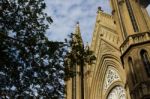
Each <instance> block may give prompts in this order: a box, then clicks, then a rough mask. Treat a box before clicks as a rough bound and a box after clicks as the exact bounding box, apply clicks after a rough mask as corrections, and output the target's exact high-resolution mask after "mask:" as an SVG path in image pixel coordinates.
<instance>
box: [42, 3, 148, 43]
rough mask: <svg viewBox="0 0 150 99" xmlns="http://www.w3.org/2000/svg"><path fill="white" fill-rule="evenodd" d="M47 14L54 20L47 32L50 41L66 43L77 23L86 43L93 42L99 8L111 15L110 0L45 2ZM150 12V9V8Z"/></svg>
mask: <svg viewBox="0 0 150 99" xmlns="http://www.w3.org/2000/svg"><path fill="white" fill-rule="evenodd" d="M45 1H46V5H47V9H46V12H47V13H48V15H50V16H51V17H52V19H53V21H54V22H53V24H52V25H50V29H49V30H48V31H47V36H48V37H49V39H50V40H54V41H64V38H66V37H67V35H68V34H70V33H72V32H74V29H75V25H76V22H77V21H79V22H80V29H81V33H82V34H81V35H82V38H83V41H84V42H91V38H92V33H93V30H94V25H95V20H96V12H97V8H98V7H99V6H101V7H102V9H103V10H104V11H105V12H107V13H110V12H111V8H110V3H109V0H45ZM148 9H149V11H150V7H149V8H148Z"/></svg>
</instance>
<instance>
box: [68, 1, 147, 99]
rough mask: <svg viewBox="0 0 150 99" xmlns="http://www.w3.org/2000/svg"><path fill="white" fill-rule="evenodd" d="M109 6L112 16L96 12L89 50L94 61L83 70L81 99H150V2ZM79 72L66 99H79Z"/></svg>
mask: <svg viewBox="0 0 150 99" xmlns="http://www.w3.org/2000/svg"><path fill="white" fill-rule="evenodd" d="M110 2H111V7H112V15H109V14H107V13H105V12H103V11H102V10H101V8H99V9H98V11H97V18H96V23H95V28H94V32H93V38H92V43H91V46H90V49H91V50H92V51H94V54H95V56H96V61H95V64H92V65H86V66H85V67H84V79H83V81H84V87H82V88H84V94H83V95H84V99H150V16H149V15H148V12H147V10H146V7H147V6H148V5H149V4H150V1H149V0H110ZM76 32H77V33H78V34H80V31H79V26H77V29H76ZM79 68H80V67H77V69H76V70H77V72H78V73H77V75H76V77H73V78H71V79H68V80H67V81H66V99H82V97H81V96H82V92H81V91H82V89H81V78H80V72H81V71H80V69H79Z"/></svg>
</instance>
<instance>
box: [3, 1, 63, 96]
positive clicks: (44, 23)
mask: <svg viewBox="0 0 150 99" xmlns="http://www.w3.org/2000/svg"><path fill="white" fill-rule="evenodd" d="M45 8H46V4H45V2H44V0H0V97H5V98H6V96H7V97H13V99H15V98H16V97H18V96H22V97H29V96H36V97H45V98H48V99H59V98H62V97H63V92H64V90H63V86H64V84H63V81H62V78H63V76H64V72H63V69H64V67H63V63H62V61H63V54H64V49H63V47H62V45H63V44H62V43H60V42H52V41H49V40H48V38H47V37H46V36H45V32H46V30H47V29H48V28H49V25H50V24H51V23H52V22H53V20H52V19H51V17H50V16H48V15H47V14H46V13H45V12H44V11H43V10H44V9H45Z"/></svg>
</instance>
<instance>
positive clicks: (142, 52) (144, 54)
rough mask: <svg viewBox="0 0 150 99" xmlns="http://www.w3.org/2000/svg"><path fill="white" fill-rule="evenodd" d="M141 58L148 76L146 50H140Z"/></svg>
mask: <svg viewBox="0 0 150 99" xmlns="http://www.w3.org/2000/svg"><path fill="white" fill-rule="evenodd" d="M140 54H141V59H142V62H143V64H144V67H145V70H146V72H147V75H148V77H150V58H149V55H148V53H147V51H146V50H142V51H141V52H140Z"/></svg>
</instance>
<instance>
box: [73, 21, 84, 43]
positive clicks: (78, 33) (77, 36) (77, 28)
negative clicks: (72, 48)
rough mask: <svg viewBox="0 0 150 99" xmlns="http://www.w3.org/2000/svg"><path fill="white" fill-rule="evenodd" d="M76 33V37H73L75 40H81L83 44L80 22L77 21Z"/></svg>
mask: <svg viewBox="0 0 150 99" xmlns="http://www.w3.org/2000/svg"><path fill="white" fill-rule="evenodd" d="M74 35H75V37H74V38H73V40H75V41H76V40H79V41H80V42H81V44H83V41H82V37H81V32H80V25H79V22H77V23H76V27H75V32H74Z"/></svg>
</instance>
